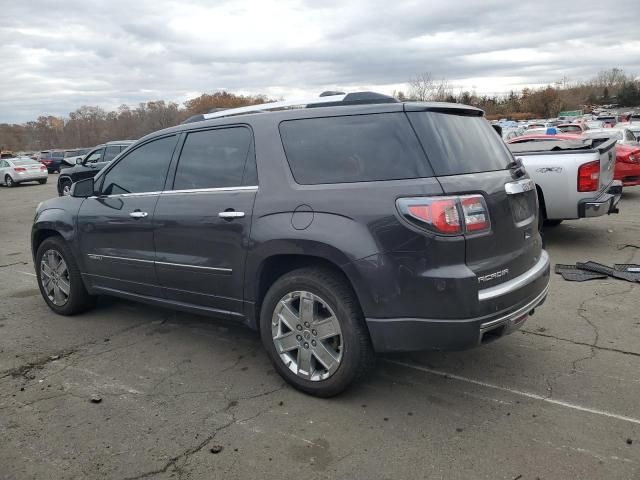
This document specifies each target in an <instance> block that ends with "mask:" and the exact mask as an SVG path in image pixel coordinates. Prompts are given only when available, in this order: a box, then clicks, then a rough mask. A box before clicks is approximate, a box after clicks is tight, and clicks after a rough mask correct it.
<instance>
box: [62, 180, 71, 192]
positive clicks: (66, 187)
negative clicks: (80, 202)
mask: <svg viewBox="0 0 640 480" xmlns="http://www.w3.org/2000/svg"><path fill="white" fill-rule="evenodd" d="M71 185H72V182H71V180H70V179H68V178H63V179H61V180H60V196H68V195H71Z"/></svg>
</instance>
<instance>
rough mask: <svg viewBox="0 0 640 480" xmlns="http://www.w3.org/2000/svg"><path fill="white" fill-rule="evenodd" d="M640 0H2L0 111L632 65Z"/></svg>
mask: <svg viewBox="0 0 640 480" xmlns="http://www.w3.org/2000/svg"><path fill="white" fill-rule="evenodd" d="M638 7H640V5H638V2H637V0H612V1H608V2H607V1H604V0H581V1H579V2H576V1H573V2H562V1H557V0H555V1H547V0H535V1H532V2H529V1H522V0H520V1H515V2H508V1H505V0H495V1H494V0H451V1H449V2H445V1H437V2H436V1H435V0H434V1H431V0H423V1H402V0H393V1H389V0H362V1H349V0H306V1H305V0H291V1H289V0H280V1H267V0H216V1H209V2H207V1H189V0H175V1H174V0H127V1H122V0H110V1H102V0H93V1H91V0H0V18H1V20H0V64H1V65H2V71H1V72H0V122H23V121H27V120H31V119H35V118H36V117H37V116H39V115H41V114H55V115H65V114H67V113H68V112H69V111H72V110H74V109H76V108H77V107H79V106H81V105H100V106H102V107H104V108H106V109H112V108H115V107H117V106H118V105H120V104H122V103H127V104H136V103H138V102H142V101H147V100H154V99H165V100H173V101H176V102H180V103H181V102H184V101H185V100H187V99H189V98H191V97H194V96H197V95H199V94H200V93H202V92H213V91H216V90H219V89H226V90H229V91H232V92H234V93H244V94H258V93H263V94H266V95H268V96H270V97H276V98H280V97H284V98H295V97H298V96H302V95H309V94H312V95H316V94H317V93H319V92H321V91H322V90H326V89H341V90H349V91H353V90H356V89H361V88H367V89H376V90H378V91H381V92H383V93H391V92H392V91H393V90H406V88H407V87H406V82H407V81H408V80H409V79H410V78H411V77H412V76H414V75H415V74H417V73H420V72H431V73H432V75H433V76H435V77H438V78H441V77H445V78H447V79H448V80H449V82H450V83H451V84H452V85H453V86H454V88H455V89H456V90H458V89H469V90H471V89H474V90H476V91H477V92H483V93H484V92H486V93H501V92H506V91H508V90H509V89H511V88H515V89H519V88H522V87H523V86H537V85H544V84H547V83H553V82H556V81H559V80H562V79H563V78H565V77H566V78H568V79H569V80H571V81H575V80H583V79H587V78H589V77H590V76H592V75H594V74H595V73H597V72H598V71H599V70H603V69H607V68H611V67H619V68H623V69H624V70H625V71H627V72H629V73H633V74H640V22H639V20H638V18H639V17H638V12H639V11H640V10H639V8H638Z"/></svg>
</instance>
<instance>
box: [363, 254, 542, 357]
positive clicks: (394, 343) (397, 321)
mask: <svg viewBox="0 0 640 480" xmlns="http://www.w3.org/2000/svg"><path fill="white" fill-rule="evenodd" d="M549 272H550V260H549V256H548V255H547V253H546V252H545V251H544V250H543V251H542V255H541V256H540V259H539V261H538V262H537V263H536V264H535V265H534V266H533V267H532V268H531V269H530V270H528V271H527V272H525V273H523V274H522V275H520V276H519V277H516V278H514V279H513V280H511V281H509V282H505V283H504V284H501V285H498V286H496V287H492V288H490V289H485V290H480V291H479V292H478V300H479V301H481V302H485V301H494V300H496V299H497V298H500V299H504V301H505V303H507V302H508V301H509V300H508V299H509V298H512V297H513V296H514V295H517V296H518V297H520V298H521V299H522V300H520V301H518V302H514V303H513V304H511V305H509V306H508V307H506V308H502V309H501V310H500V311H497V312H495V313H492V314H490V315H484V316H480V317H475V318H460V319H427V318H366V321H367V326H368V328H369V334H370V336H371V341H372V343H373V347H374V349H375V350H376V351H377V352H403V351H405V352H406V351H421V350H465V349H468V348H472V347H475V346H477V345H480V344H483V343H488V342H489V341H492V340H495V339H496V338H499V337H501V336H504V335H507V334H509V333H511V332H513V331H514V330H516V329H517V328H519V327H520V326H521V325H522V324H523V323H524V322H525V320H526V319H527V317H528V315H529V314H530V313H532V312H533V310H534V309H535V308H536V307H538V306H539V305H541V304H542V303H544V301H545V299H546V297H547V292H548V291H549ZM525 291H527V295H526V296H524V295H523V292H525ZM494 305H497V303H494Z"/></svg>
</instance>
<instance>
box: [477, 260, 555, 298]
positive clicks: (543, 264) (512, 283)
mask: <svg viewBox="0 0 640 480" xmlns="http://www.w3.org/2000/svg"><path fill="white" fill-rule="evenodd" d="M548 267H549V254H548V253H547V252H546V251H545V250H542V251H541V252H540V258H539V259H538V261H537V263H536V264H535V265H534V266H533V267H532V268H530V269H529V270H527V271H526V272H524V273H523V274H522V275H520V276H518V277H516V278H513V279H511V280H509V281H507V282H504V283H501V284H500V285H496V286H495V287H489V288H485V289H483V290H479V291H478V300H480V301H481V302H482V301H485V300H491V299H492V298H496V297H501V296H502V295H506V294H508V293H511V292H513V291H514V290H517V289H519V288H521V287H523V286H525V285H526V284H528V283H531V282H533V281H534V280H536V279H537V278H538V277H540V276H541V275H542V274H543V273H544V272H545V270H546V269H547V268H548Z"/></svg>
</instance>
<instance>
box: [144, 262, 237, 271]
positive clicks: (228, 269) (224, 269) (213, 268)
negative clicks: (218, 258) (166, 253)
mask: <svg viewBox="0 0 640 480" xmlns="http://www.w3.org/2000/svg"><path fill="white" fill-rule="evenodd" d="M155 264H156V265H167V266H169V267H184V268H197V269H200V270H213V271H216V272H233V269H231V268H222V267H201V266H200V265H187V264H184V263H170V262H158V261H156V262H155Z"/></svg>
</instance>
